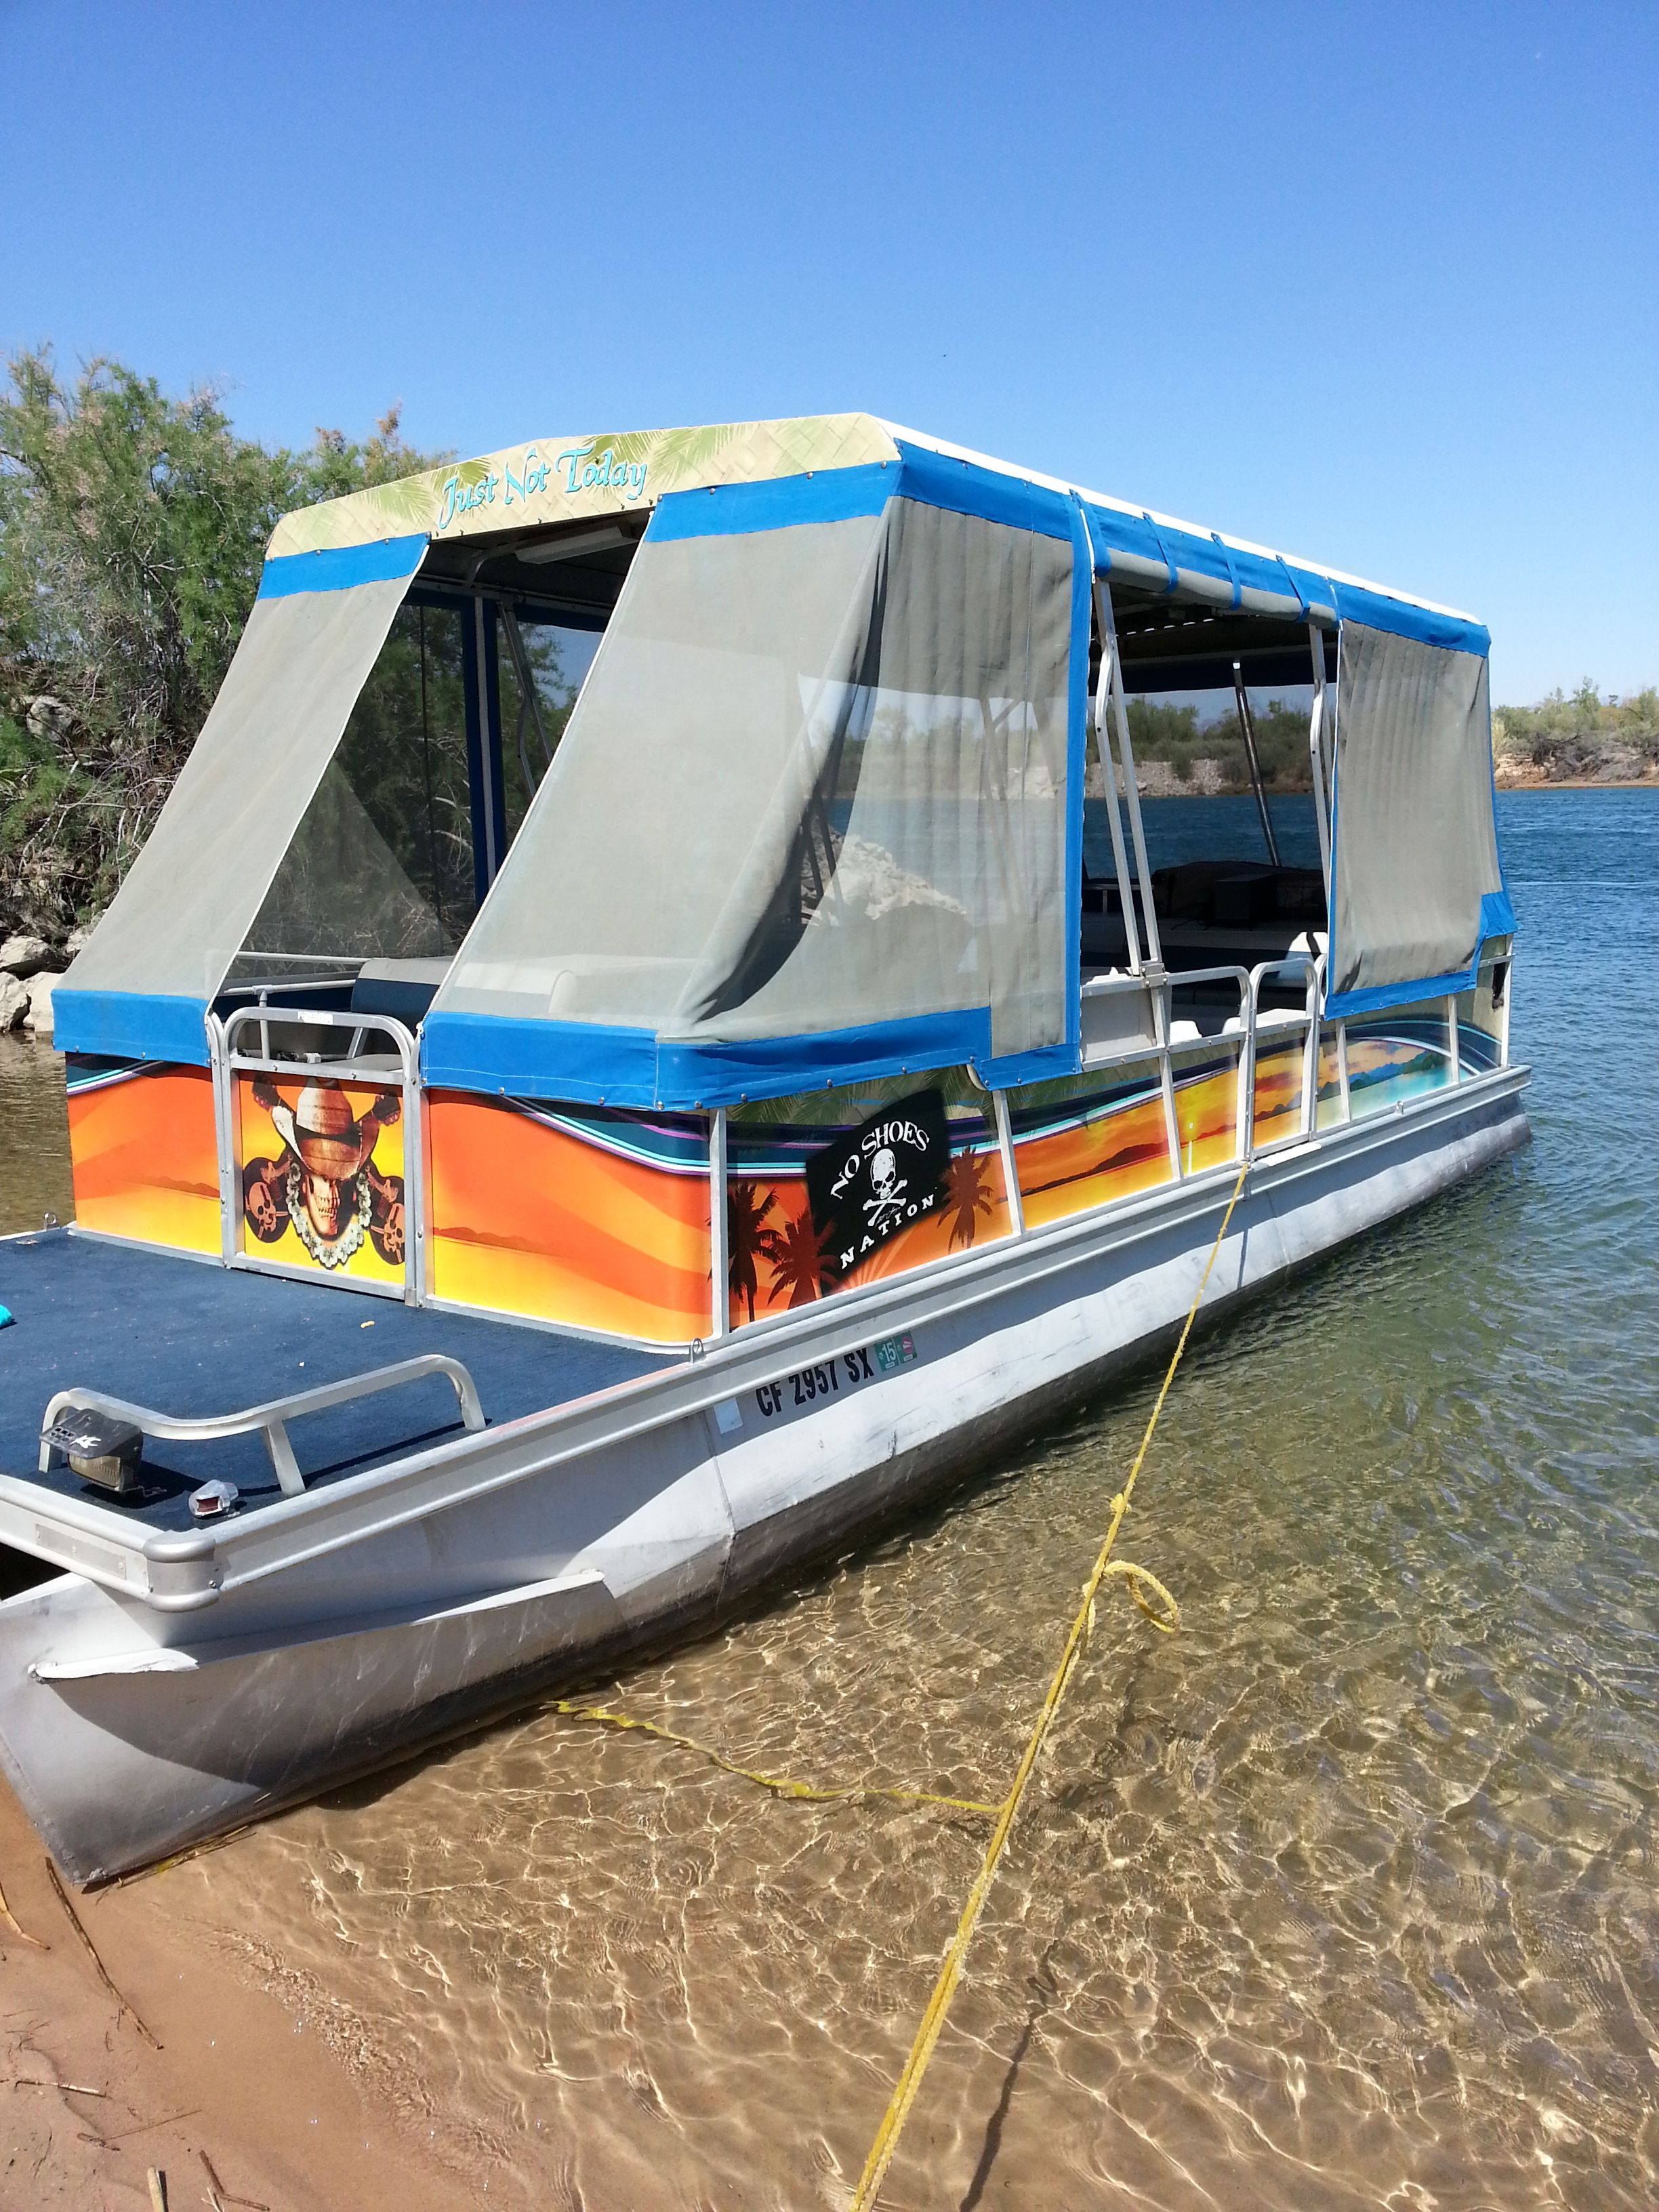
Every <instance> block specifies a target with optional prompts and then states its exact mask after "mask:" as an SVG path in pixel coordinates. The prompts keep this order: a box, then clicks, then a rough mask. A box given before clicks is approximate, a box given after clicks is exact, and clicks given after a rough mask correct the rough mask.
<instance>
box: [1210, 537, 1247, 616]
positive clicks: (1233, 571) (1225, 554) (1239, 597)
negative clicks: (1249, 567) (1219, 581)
mask: <svg viewBox="0 0 1659 2212" xmlns="http://www.w3.org/2000/svg"><path fill="white" fill-rule="evenodd" d="M1210 535H1211V537H1212V538H1214V540H1215V542H1216V548H1217V550H1218V552H1219V553H1220V555H1221V557H1222V559H1223V560H1224V561H1225V562H1226V564H1227V580H1228V581H1229V583H1231V586H1232V587H1233V605H1234V606H1235V607H1241V606H1243V604H1244V586H1243V585H1242V584H1241V583H1240V582H1239V580H1238V571H1237V568H1234V566H1233V553H1232V548H1231V545H1229V544H1228V543H1227V541H1226V539H1225V538H1224V537H1223V536H1222V534H1221V532H1219V531H1218V530H1212V532H1210Z"/></svg>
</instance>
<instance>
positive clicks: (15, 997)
mask: <svg viewBox="0 0 1659 2212" xmlns="http://www.w3.org/2000/svg"><path fill="white" fill-rule="evenodd" d="M89 934H90V932H89V931H87V930H77V931H76V933H75V935H74V937H73V938H71V939H70V942H69V944H68V945H66V946H65V948H64V951H62V952H55V951H53V949H52V946H51V945H48V944H47V942H46V939H45V938H44V937H29V936H15V937H9V938H7V939H5V941H4V942H3V944H0V1036H5V1035H6V1034H7V1032H8V1031H9V1030H16V1029H22V1030H28V1031H29V1033H30V1035H31V1036H38V1037H42V1038H49V1037H50V1036H51V1035H52V987H53V985H54V984H56V983H60V982H62V981H63V979H64V969H66V968H67V967H68V965H69V963H70V961H71V960H72V959H73V958H74V957H75V955H76V953H77V952H78V951H80V949H81V946H82V945H83V944H84V943H85V942H86V939H87V938H88V935H89Z"/></svg>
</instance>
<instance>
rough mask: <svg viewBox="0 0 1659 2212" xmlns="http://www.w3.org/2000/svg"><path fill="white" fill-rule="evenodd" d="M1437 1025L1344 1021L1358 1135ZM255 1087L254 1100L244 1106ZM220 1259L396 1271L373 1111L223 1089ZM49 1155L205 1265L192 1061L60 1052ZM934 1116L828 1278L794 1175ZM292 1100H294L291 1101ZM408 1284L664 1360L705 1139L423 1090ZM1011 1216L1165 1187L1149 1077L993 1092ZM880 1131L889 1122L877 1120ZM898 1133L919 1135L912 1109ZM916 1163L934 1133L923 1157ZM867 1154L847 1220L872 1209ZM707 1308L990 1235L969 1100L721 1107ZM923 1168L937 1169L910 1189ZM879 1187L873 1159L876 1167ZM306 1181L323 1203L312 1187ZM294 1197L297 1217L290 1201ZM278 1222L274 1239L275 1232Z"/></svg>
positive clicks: (206, 1193)
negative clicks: (879, 1216)
mask: <svg viewBox="0 0 1659 2212" xmlns="http://www.w3.org/2000/svg"><path fill="white" fill-rule="evenodd" d="M1460 1041H1461V1049H1462V1061H1463V1065H1464V1066H1465V1068H1467V1069H1468V1070H1469V1071H1470V1072H1472V1073H1473V1072H1476V1071H1479V1070H1483V1069H1486V1068H1488V1067H1492V1066H1495V1065H1496V1064H1497V1057H1498V1052H1497V1045H1496V1042H1495V1040H1494V1039H1493V1038H1492V1036H1489V1035H1488V1034H1487V1033H1486V1031H1485V1030H1482V1029H1480V1028H1479V1027H1477V1026H1475V1025H1474V1024H1469V1023H1467V1022H1466V1023H1465V1024H1464V1025H1463V1026H1462V1030H1461V1038H1460ZM1447 1042H1448V1041H1447V1036H1446V1025H1445V1020H1444V1016H1443V1012H1439V1011H1437V1010H1430V1009H1415V1010H1412V1009H1408V1010H1406V1011H1405V1012H1403V1013H1400V1014H1390V1015H1389V1016H1386V1017H1383V1018H1378V1019H1377V1020H1376V1021H1374V1022H1370V1023H1364V1024H1360V1023H1351V1024H1349V1028H1348V1080H1349V1091H1350V1097H1351V1100H1352V1112H1353V1115H1354V1118H1355V1119H1356V1120H1360V1119H1363V1118H1364V1117H1365V1116H1366V1115H1370V1114H1376V1113H1382V1112H1385V1111H1387V1110H1389V1109H1391V1108H1392V1107H1393V1106H1394V1105H1395V1103H1397V1102H1399V1101H1402V1100H1406V1099H1409V1098H1413V1097H1419V1096H1421V1095H1423V1094H1425V1093H1426V1092H1430V1091H1437V1090H1438V1089H1440V1088H1441V1087H1442V1086H1443V1085H1445V1084H1446V1083H1447V1082H1448V1081H1449V1077H1450V1066H1449V1058H1448V1054H1447ZM1303 1071H1304V1049H1303V1044H1302V1042H1301V1040H1300V1039H1299V1038H1298V1037H1297V1036H1296V1035H1295V1034H1294V1032H1292V1033H1291V1036H1289V1037H1287V1038H1286V1039H1285V1042H1274V1041H1273V1033H1272V1031H1271V1030H1269V1031H1268V1032H1267V1034H1266V1035H1265V1036H1263V1037H1262V1038H1261V1040H1260V1042H1259V1046H1258V1054H1257V1063H1256V1071H1255V1139H1256V1142H1257V1143H1258V1144H1267V1143H1271V1142H1273V1141H1274V1140H1275V1139H1282V1138H1285V1137H1288V1136H1292V1135H1294V1134H1295V1133H1296V1132H1297V1128H1298V1127H1299V1126H1300V1117H1301V1113H1302V1085H1303ZM256 1085H259V1086H260V1088H261V1090H262V1091H264V1092H266V1093H269V1094H270V1097H269V1098H266V1097H261V1096H258V1095H256ZM236 1086H237V1087H236V1109H237V1115H236V1120H237V1127H236V1136H235V1146H234V1152H235V1160H236V1166H237V1171H238V1175H239V1176H240V1182H241V1191H240V1208H239V1215H240V1218H239V1220H238V1223H237V1231H238V1239H239V1243H240V1249H242V1250H243V1251H244V1252H245V1253H246V1254H247V1255H250V1256H254V1257H261V1256H263V1257H265V1258H269V1259H271V1260H276V1261H283V1262H285V1263H286V1264H288V1265H289V1266H294V1267H305V1268H307V1269H310V1270H313V1271H314V1272H315V1273H316V1274H317V1275H318V1276H319V1279H339V1278H340V1277H341V1276H347V1277H356V1278H358V1279H370V1280H374V1281H379V1282H385V1283H387V1284H391V1285H396V1284H398V1283H400V1282H401V1281H402V1279H403V1263H402V1258H401V1242H400V1240H401V1236H402V1228H403V1208H402V1199H403V1177H404V1143H403V1127H402V1122H401V1120H400V1118H399V1117H398V1114H397V1112H396V1110H395V1109H396V1106H397V1104H398V1100H397V1094H396V1093H395V1092H392V1093H390V1094H388V1093H387V1092H386V1091H383V1090H378V1089H376V1088H375V1087H374V1085H358V1084H347V1085H334V1084H323V1085H314V1086H309V1088H310V1089H311V1090H313V1091H315V1092H327V1093H331V1094H337V1097H332V1098H331V1099H329V1100H326V1101H325V1099H324V1098H322V1097H305V1094H306V1092H307V1085H306V1084H305V1083H304V1081H303V1079H302V1078H301V1077H299V1076H298V1075H297V1073H296V1076H295V1078H294V1079H286V1078H284V1079H279V1080H277V1081H276V1082H275V1083H272V1082H271V1081H270V1079H267V1078H254V1077H252V1076H248V1075H246V1074H239V1075H238V1077H237V1079H236ZM69 1092H70V1105H69V1114H70V1149H71V1154H72V1158H73V1164H74V1175H75V1194H76V1214H77V1218H78V1219H79V1220H80V1221H81V1223H82V1225H83V1226H85V1227H87V1228H88V1229H94V1230H98V1231H104V1232H106V1233H107V1234H110V1235H113V1236H119V1237H133V1238H137V1239H138V1240H140V1241H142V1242H143V1243H152V1244H161V1245H169V1246H172V1247H173V1248H175V1249H179V1250H181V1251H188V1252H203V1253H211V1254H216V1253H217V1252H218V1251H219V1250H220V1249H221V1246H220V1226H219V1202H218V1201H219V1193H218V1175H217V1167H216V1150H215V1143H214V1128H213V1092H212V1084H211V1080H210V1077H209V1075H208V1073H207V1072H206V1070H204V1069H200V1068H193V1067H176V1066H153V1065H148V1064H146V1065H143V1066H125V1065H120V1064H114V1063H110V1062H106V1061H96V1060H76V1059H72V1060H70V1063H69ZM924 1095H925V1096H928V1097H932V1098H933V1099H935V1100H936V1101H937V1109H942V1130H943V1144H944V1149H945V1152H947V1153H948V1158H945V1159H944V1160H943V1161H940V1160H939V1158H938V1157H937V1154H936V1153H935V1152H928V1153H927V1159H928V1167H927V1179H928V1180H929V1181H930V1182H932V1188H933V1204H932V1206H930V1207H929V1208H928V1209H927V1210H926V1211H925V1212H919V1213H918V1216H917V1218H915V1219H910V1220H907V1221H906V1222H905V1223H904V1224H903V1225H897V1224H894V1225H891V1226H890V1230H889V1233H887V1234H886V1235H885V1236H884V1240H883V1241H881V1242H880V1243H878V1245H877V1246H876V1248H875V1249H873V1250H872V1251H870V1252H869V1253H868V1254H867V1255H865V1256H864V1257H862V1258H861V1259H860V1261H858V1263H857V1264H855V1265H854V1267H851V1268H850V1269H848V1270H847V1271H845V1272H843V1271H842V1267H841V1255H842V1250H844V1249H845V1246H844V1244H843V1245H842V1246H839V1247H838V1246H837V1244H836V1229H837V1226H838V1224H837V1222H836V1219H835V1218H826V1216H825V1214H824V1212H823V1207H822V1206H820V1210H819V1214H818V1217H817V1219H815V1218H814V1213H813V1206H812V1203H811V1186H810V1182H809V1174H810V1168H811V1161H812V1160H813V1159H814V1158H823V1159H826V1160H827V1159H829V1158H831V1157H832V1156H833V1155H834V1153H835V1152H836V1151H837V1150H839V1151H840V1152H842V1156H843V1158H844V1157H845V1154H846V1152H847V1150H848V1146H861V1142H862V1139H863V1138H864V1137H865V1136H866V1135H867V1134H869V1133H871V1131H872V1128H874V1127H878V1125H879V1123H880V1121H881V1120H882V1118H883V1117H884V1115H885V1116H890V1115H893V1114H894V1113H895V1110H896V1109H898V1108H900V1107H902V1106H903V1104H904V1103H905V1101H906V1100H907V1099H908V1100H909V1101H910V1102H911V1103H912V1105H914V1103H915V1099H916V1098H917V1097H919V1096H924ZM1237 1095H1238V1078H1237V1054H1236V1050H1235V1049H1234V1048H1232V1047H1231V1042H1227V1043H1223V1042H1221V1041H1219V1040H1218V1041H1217V1043H1216V1045H1215V1047H1214V1048H1212V1050H1207V1051H1206V1050H1200V1051H1195V1052H1194V1054H1192V1055H1191V1056H1190V1057H1189V1058H1188V1060H1187V1061H1186V1063H1185V1064H1184V1065H1182V1066H1178V1067H1177V1069H1176V1081H1175V1086H1174V1103H1175V1116H1176V1132H1177V1134H1178V1138H1179V1142H1180V1146H1181V1160H1182V1169H1183V1170H1185V1171H1187V1172H1188V1173H1196V1172H1200V1171H1202V1170H1205V1169H1208V1168H1213V1167H1216V1166H1218V1165H1221V1164H1225V1163H1226V1162H1227V1161H1230V1160H1231V1159H1232V1158H1234V1157H1235V1154H1236V1148H1237ZM302 1098H304V1100H305V1103H304V1106H303V1109H302V1105H301V1101H302ZM937 1109H936V1108H933V1107H930V1108H929V1109H928V1114H927V1119H928V1120H929V1121H930V1122H931V1121H933V1119H934V1115H935V1113H936V1110H937ZM425 1112H426V1128H427V1159H428V1186H427V1191H428V1243H427V1289H428V1292H429V1294H430V1295H432V1296H433V1297H437V1298H441V1299H445V1300H449V1301H453V1302H454V1303H456V1304H461V1305H465V1306H470V1307H473V1308H475V1309H477V1310H483V1311H486V1312H495V1313H501V1314H505V1315H513V1316H521V1317H523V1318H526V1319H530V1320H537V1321H545V1322H552V1323H555V1324H560V1325H563V1326H565V1327H567V1328H580V1329H585V1330H590V1331H593V1332H596V1333H599V1334H606V1335H617V1336H625V1337H630V1338H635V1339H637V1340H641V1341H644V1342H647V1343H652V1344H663V1345H674V1344H684V1343H688V1342H690V1340H692V1339H693V1338H696V1337H707V1336H708V1334H709V1331H710V1321H711V1289H710V1280H709V1236H708V1124H707V1119H706V1117H705V1116H703V1115H695V1114H687V1115H657V1116H650V1115H635V1114H627V1113H622V1112H607V1111H605V1109H594V1108H582V1109H578V1108H571V1109H568V1110H562V1109H555V1108H550V1107H548V1106H545V1105H542V1104H531V1103H523V1102H517V1101H513V1100H506V1099H503V1100H491V1099H486V1098H481V1097H477V1096H476V1095H475V1094H471V1093H465V1094H464V1093H459V1092H447V1091H434V1092H431V1093H428V1096H427V1098H426V1101H425ZM1010 1112H1011V1119H1012V1131H1013V1137H1014V1146H1015V1161H1016V1166H1017V1170H1018V1176H1019V1186H1020V1195H1021V1203H1022V1206H1023V1208H1024V1215H1025V1219H1026V1221H1027V1223H1028V1225H1030V1226H1031V1227H1032V1228H1040V1227H1042V1225H1044V1224H1045V1223H1047V1222H1050V1221H1058V1220H1064V1219H1067V1218H1072V1217H1073V1216H1075V1215H1077V1214H1079V1213H1083V1212H1088V1211H1090V1210H1091V1209H1093V1208H1095V1207H1098V1206H1105V1205H1109V1204H1111V1203H1112V1202H1114V1201H1115V1200H1121V1199H1123V1198H1126V1197H1130V1196H1133V1194H1136V1193H1137V1192H1139V1191H1144V1190H1150V1189H1152V1188H1156V1187H1158V1185H1160V1184H1163V1183H1166V1182H1169V1181H1170V1174H1171V1170H1170V1153H1169V1140H1168V1135H1167V1133H1166V1127H1165V1122H1164V1102H1163V1097H1162V1093H1161V1090H1160V1087H1159V1084H1158V1078H1157V1074H1156V1071H1155V1070H1154V1069H1153V1068H1152V1067H1151V1066H1146V1067H1141V1068H1133V1069H1129V1070H1127V1071H1126V1070H1124V1069H1122V1068H1114V1069H1111V1070H1109V1071H1105V1072H1103V1073H1100V1074H1094V1075H1082V1076H1077V1077H1073V1078H1071V1079H1067V1080H1066V1081H1062V1082H1057V1083H1049V1084H1044V1085H1036V1086H1033V1087H1032V1088H1030V1089H1029V1090H1026V1091H1018V1092H1015V1093H1013V1094H1012V1097H1011V1099H1010ZM1339 1116H1340V1077H1339V1071H1338V1065H1337V1054H1336V1047H1335V1042H1334V1030H1331V1029H1329V1028H1328V1029H1327V1030H1326V1031H1325V1034H1324V1036H1323V1037H1322V1042H1321V1049H1320V1056H1319V1092H1318V1105H1317V1121H1318V1125H1319V1126H1320V1127H1328V1126H1329V1125H1330V1123H1332V1122H1333V1121H1335V1120H1337V1119H1338V1118H1339ZM901 1118H903V1117H902V1116H901ZM909 1118H912V1119H915V1118H917V1117H916V1116H915V1115H914V1114H912V1115H910V1116H909ZM932 1141H933V1145H935V1146H937V1144H938V1141H939V1139H938V1137H937V1135H935V1137H934V1138H933V1140H932ZM883 1149H890V1150H892V1151H893V1152H894V1155H895V1157H894V1161H893V1164H892V1168H891V1171H890V1172H891V1177H892V1181H893V1184H894V1188H895V1194H897V1193H896V1183H897V1182H898V1181H900V1180H908V1177H907V1176H906V1170H905V1168H904V1166H903V1164H902V1163H901V1161H900V1158H899V1151H900V1148H899V1147H896V1146H893V1147H883V1146H873V1147H872V1150H871V1152H870V1153H869V1155H868V1156H867V1163H866V1170H867V1171H866V1177H865V1181H864V1184H863V1185H861V1187H860V1189H859V1190H858V1191H857V1192H856V1193H854V1194H853V1196H854V1200H855V1203H856V1205H857V1206H858V1207H859V1208H860V1213H861V1209H862V1207H863V1206H864V1204H865V1203H866V1200H871V1199H872V1198H873V1199H875V1200H877V1202H878V1203H879V1201H880V1197H881V1193H880V1192H878V1190H877V1188H876V1186H875V1183H874V1182H873V1181H872V1179H871V1178H872V1176H873V1173H874V1170H875V1168H876V1154H877V1153H878V1152H880V1151H881V1150H883ZM727 1167H728V1174H727V1206H726V1223H727V1240H728V1242H727V1251H728V1255H729V1271H728V1278H727V1313H728V1316H729V1322H730V1325H731V1326H732V1328H739V1327H741V1326H743V1325H744V1323H746V1322H750V1321H751V1320H759V1319H761V1318H762V1317H763V1316H765V1315H768V1314H774V1313H781V1312H785V1311H787V1310H790V1309H791V1308H794V1307H799V1306H802V1305H805V1304H811V1302H812V1301H814V1300H815V1299H817V1298H820V1297H826V1296H829V1295H831V1294H833V1293H834V1292H835V1291H837V1290H840V1289H844V1288H852V1287H856V1286H858V1285H861V1284H865V1283H871V1282H877V1281H881V1280H884V1279H888V1278H890V1277H893V1276H896V1275H902V1274H904V1273H908V1272H909V1271H910V1270H911V1269H913V1268H915V1267H921V1266H924V1265H925V1264H927V1262H928V1261H934V1260H940V1259H945V1258H946V1257H948V1256H949V1255H951V1254H953V1253H957V1252H963V1251H967V1250H969V1249H973V1248H974V1247H975V1246H977V1245H981V1244H985V1243H990V1242H992V1241H994V1239H996V1238H999V1237H1005V1236H1006V1235H1007V1233H1008V1228H1009V1219H1008V1208H1007V1204H1006V1197H1005V1194H1004V1190H1003V1181H1002V1162H1001V1158H1000V1152H999V1149H998V1145H997V1138H996V1129H995V1124H994V1120H993V1118H992V1112H991V1102H990V1099H989V1098H988V1097H987V1095H986V1094H985V1093H984V1092H983V1091H979V1090H977V1089H976V1088H975V1087H974V1086H973V1085H970V1084H969V1082H968V1080H967V1079H966V1078H965V1077H964V1076H963V1074H962V1073H960V1071H955V1070H951V1071H941V1072H940V1073H939V1075H937V1076H936V1077H935V1078H934V1079H933V1084H932V1085H930V1088H929V1091H927V1093H925V1094H923V1093H919V1092H918V1091H917V1090H916V1089H915V1078H914V1077H912V1078H911V1079H909V1081H908V1082H905V1081H902V1080H900V1081H897V1082H895V1083H893V1084H891V1085H886V1086H882V1085H872V1086H866V1087H865V1088H863V1089H860V1090H855V1091H854V1090H849V1091H829V1092H824V1091H819V1092H816V1093H813V1094H811V1095H810V1096H803V1097H799V1098H785V1099H776V1100H772V1101H769V1102H768V1103H766V1104H765V1105H764V1106H761V1107H753V1108H747V1109H741V1110H739V1111H737V1112H734V1113H733V1114H732V1115H731V1116H730V1117H729V1119H728V1127H727ZM935 1167H939V1168H941V1169H942V1172H940V1173H939V1175H938V1176H937V1180H933V1170H934V1168H935ZM887 1172H888V1170H886V1168H885V1167H884V1169H883V1173H884V1174H885V1173H887ZM319 1178H320V1184H321V1185H328V1186H331V1188H323V1187H320V1186H319ZM307 1196H308V1197H309V1199H310V1201H311V1203H310V1205H309V1206H307V1202H306V1201H307ZM296 1219H297V1222H298V1226H296Z"/></svg>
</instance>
